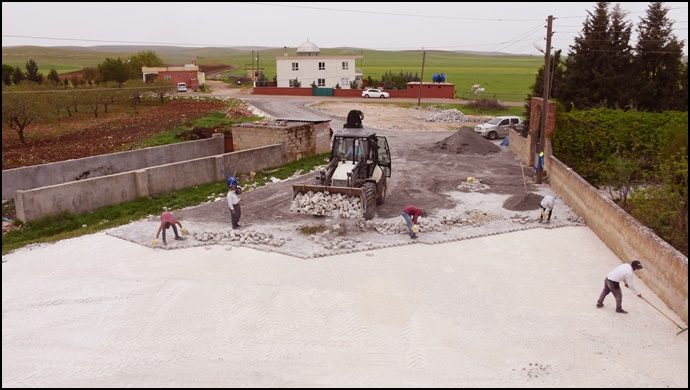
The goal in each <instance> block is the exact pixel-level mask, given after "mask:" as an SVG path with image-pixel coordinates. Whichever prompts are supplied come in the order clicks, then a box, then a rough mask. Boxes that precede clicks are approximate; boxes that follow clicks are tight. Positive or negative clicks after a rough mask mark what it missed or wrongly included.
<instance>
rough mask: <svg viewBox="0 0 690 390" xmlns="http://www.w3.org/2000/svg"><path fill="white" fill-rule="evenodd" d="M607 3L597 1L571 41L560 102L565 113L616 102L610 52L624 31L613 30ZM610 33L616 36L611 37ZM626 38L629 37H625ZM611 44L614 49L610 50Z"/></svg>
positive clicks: (616, 76) (621, 43)
mask: <svg viewBox="0 0 690 390" xmlns="http://www.w3.org/2000/svg"><path fill="white" fill-rule="evenodd" d="M608 5H609V3H607V2H597V4H596V7H595V10H594V12H589V11H587V13H588V16H587V18H586V19H585V22H584V23H583V28H582V32H581V33H580V35H579V36H578V37H576V38H575V43H574V44H573V46H571V47H570V52H569V54H568V58H567V59H566V66H567V69H568V71H567V73H566V77H565V88H564V90H563V96H561V98H562V99H561V101H562V103H563V104H564V105H565V107H566V109H567V110H570V109H572V108H577V109H586V108H592V107H607V108H613V107H614V106H615V105H616V104H617V102H618V85H617V82H618V80H619V78H620V77H619V74H617V72H619V67H620V66H621V65H620V64H616V56H615V55H614V53H616V52H617V51H619V50H621V47H622V46H625V45H627V42H625V37H626V34H625V31H623V32H618V31H615V32H614V31H613V28H612V23H611V20H610V18H609V12H608ZM617 12H618V14H617V16H616V18H617V19H616V24H617V27H618V28H625V26H624V25H623V26H621V23H624V22H623V21H622V16H624V14H623V13H622V11H620V10H618V11H617ZM614 33H615V34H616V36H615V37H614ZM628 38H629V34H628ZM614 41H615V45H616V46H618V47H614Z"/></svg>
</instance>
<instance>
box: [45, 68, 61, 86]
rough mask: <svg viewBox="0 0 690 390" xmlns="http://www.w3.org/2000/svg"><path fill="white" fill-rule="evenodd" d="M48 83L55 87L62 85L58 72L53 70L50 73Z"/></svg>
mask: <svg viewBox="0 0 690 390" xmlns="http://www.w3.org/2000/svg"><path fill="white" fill-rule="evenodd" d="M48 81H50V82H51V83H53V84H55V85H59V84H60V76H59V75H58V72H57V70H55V69H54V68H53V69H51V70H50V72H48Z"/></svg>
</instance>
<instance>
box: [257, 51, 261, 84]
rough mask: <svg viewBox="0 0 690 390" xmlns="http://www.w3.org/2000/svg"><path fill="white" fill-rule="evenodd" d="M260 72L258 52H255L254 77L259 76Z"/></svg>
mask: <svg viewBox="0 0 690 390" xmlns="http://www.w3.org/2000/svg"><path fill="white" fill-rule="evenodd" d="M260 72H261V68H259V52H258V51H257V52H256V78H257V79H258V78H259V73H260Z"/></svg>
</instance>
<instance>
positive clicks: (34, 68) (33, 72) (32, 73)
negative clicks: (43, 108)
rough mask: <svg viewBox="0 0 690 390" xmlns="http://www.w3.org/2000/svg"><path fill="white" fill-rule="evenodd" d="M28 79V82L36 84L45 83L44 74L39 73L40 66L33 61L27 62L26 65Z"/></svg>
mask: <svg viewBox="0 0 690 390" xmlns="http://www.w3.org/2000/svg"><path fill="white" fill-rule="evenodd" d="M26 78H27V80H29V81H33V82H35V83H39V84H41V83H43V73H39V72H38V65H37V64H36V61H34V60H33V59H31V60H29V61H27V63H26Z"/></svg>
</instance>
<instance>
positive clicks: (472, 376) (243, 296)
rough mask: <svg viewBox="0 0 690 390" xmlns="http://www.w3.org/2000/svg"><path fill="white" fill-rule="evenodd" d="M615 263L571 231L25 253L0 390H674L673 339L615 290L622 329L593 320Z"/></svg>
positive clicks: (12, 278)
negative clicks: (344, 249)
mask: <svg viewBox="0 0 690 390" xmlns="http://www.w3.org/2000/svg"><path fill="white" fill-rule="evenodd" d="M152 234H155V232H153V233H152ZM620 262H621V260H620V259H618V258H617V257H616V256H615V255H614V254H613V253H612V252H611V251H610V250H609V249H608V248H607V247H606V245H604V244H603V243H602V242H601V241H600V240H599V239H598V238H597V237H596V236H595V235H594V234H593V233H592V232H591V230H590V229H588V228H587V227H586V226H564V227H561V228H557V229H527V230H522V231H516V232H511V233H505V234H501V235H500V239H496V237H490V236H486V237H479V238H475V239H467V240H459V241H451V242H447V243H438V244H433V245H423V244H420V245H404V246H393V247H388V248H382V249H374V250H369V251H361V252H356V253H349V254H342V255H333V256H327V257H322V258H314V259H302V258H298V257H295V256H289V255H285V254H280V253H275V252H273V253H271V252H267V251H263V250H255V249H251V248H247V247H233V246H230V245H210V246H205V247H190V248H181V249H179V250H172V251H161V250H156V249H153V248H150V247H147V246H144V245H139V244H135V243H132V242H129V241H127V240H123V239H120V238H116V237H113V236H111V235H108V234H106V233H98V234H94V235H89V236H84V237H79V238H74V239H69V240H64V241H60V242H57V243H55V244H44V245H37V246H31V247H27V248H24V249H21V250H18V251H16V252H14V253H12V254H10V255H7V256H4V258H3V272H2V296H3V301H2V302H3V303H2V307H3V321H2V350H3V353H2V377H3V380H2V382H3V387H192V386H195V387H221V386H222V387H264V386H265V387H269V386H270V387H368V386H372V387H612V386H615V387H682V388H687V387H688V339H687V337H688V332H687V331H686V332H683V333H681V334H680V335H676V333H677V331H678V328H677V327H676V326H675V325H674V324H673V323H672V322H671V321H669V320H668V319H667V318H665V317H664V316H663V315H662V314H660V313H659V312H658V311H656V310H655V309H654V308H653V307H652V306H651V305H649V304H647V303H646V302H644V301H643V300H641V299H638V298H637V297H635V296H634V295H633V294H632V293H631V292H630V291H629V290H626V291H624V298H623V306H624V307H625V308H626V309H627V310H628V311H629V314H627V315H621V314H617V313H615V312H614V303H613V298H612V297H609V298H608V299H607V300H606V301H605V305H606V306H605V307H604V308H602V309H597V308H596V307H595V303H596V299H597V297H598V295H599V292H600V291H601V288H602V285H603V279H604V277H605V275H606V273H608V272H609V271H610V270H611V269H613V268H614V267H615V266H617V265H618V264H620ZM642 272H643V271H642ZM636 285H637V287H638V288H639V289H640V291H641V292H642V294H643V296H645V297H646V298H647V299H649V300H650V302H651V303H652V304H654V305H655V306H657V307H660V308H662V309H666V307H665V305H664V304H663V303H662V302H661V301H660V300H659V299H658V298H657V297H656V296H654V294H653V293H651V292H650V291H649V289H648V288H647V287H646V286H645V285H644V284H643V283H642V281H641V280H640V279H636ZM665 312H666V313H668V315H669V316H671V318H674V319H675V320H676V321H677V322H680V320H679V319H678V318H677V316H675V314H674V313H672V312H671V311H670V310H667V309H666V310H665Z"/></svg>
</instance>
